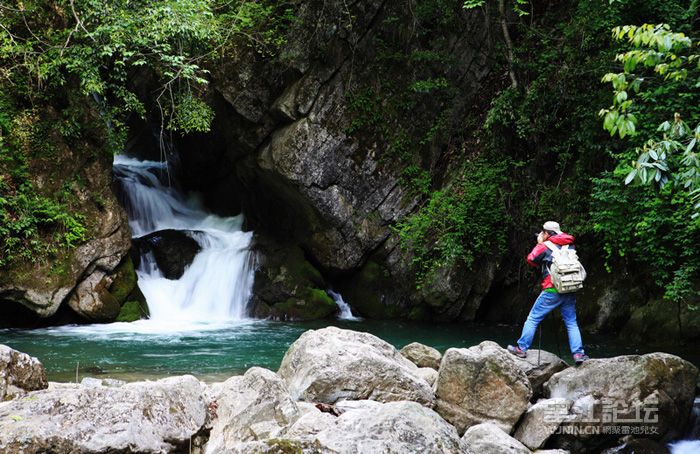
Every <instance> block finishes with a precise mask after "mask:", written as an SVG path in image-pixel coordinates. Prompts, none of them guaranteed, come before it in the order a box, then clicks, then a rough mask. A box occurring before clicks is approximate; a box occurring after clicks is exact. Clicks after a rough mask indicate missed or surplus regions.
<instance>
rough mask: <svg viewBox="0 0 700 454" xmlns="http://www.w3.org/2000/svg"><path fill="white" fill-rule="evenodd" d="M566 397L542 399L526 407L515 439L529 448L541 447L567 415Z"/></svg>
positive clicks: (569, 406)
mask: <svg viewBox="0 0 700 454" xmlns="http://www.w3.org/2000/svg"><path fill="white" fill-rule="evenodd" d="M571 404H572V402H571V401H570V400H568V399H563V398H553V399H543V400H540V401H539V402H537V403H536V404H535V405H533V406H531V407H530V408H528V410H527V412H526V413H525V416H523V419H522V421H520V424H519V425H518V429H517V430H516V431H515V435H514V437H515V439H517V440H518V441H520V442H521V443H522V444H524V445H525V446H527V447H528V448H530V449H538V448H541V447H542V446H543V445H544V443H545V441H547V439H548V438H549V437H550V436H551V435H552V434H553V433H554V432H555V431H556V430H557V429H558V428H559V426H560V425H561V423H562V422H564V421H565V420H566V419H567V417H568V415H569V408H571Z"/></svg>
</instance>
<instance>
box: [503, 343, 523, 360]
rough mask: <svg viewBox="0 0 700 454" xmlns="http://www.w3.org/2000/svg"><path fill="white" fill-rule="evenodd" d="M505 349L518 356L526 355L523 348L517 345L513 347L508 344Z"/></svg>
mask: <svg viewBox="0 0 700 454" xmlns="http://www.w3.org/2000/svg"><path fill="white" fill-rule="evenodd" d="M507 350H508V351H509V352H511V353H512V354H514V355H515V356H517V357H518V358H526V357H527V352H526V351H524V350H521V349H520V347H518V346H517V345H516V346H515V347H514V346H512V345H509V346H508V348H507Z"/></svg>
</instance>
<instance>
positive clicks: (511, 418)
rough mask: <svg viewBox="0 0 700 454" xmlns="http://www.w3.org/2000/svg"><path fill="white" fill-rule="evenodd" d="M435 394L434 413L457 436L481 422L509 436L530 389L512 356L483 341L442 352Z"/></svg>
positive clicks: (523, 410) (524, 408)
mask: <svg viewBox="0 0 700 454" xmlns="http://www.w3.org/2000/svg"><path fill="white" fill-rule="evenodd" d="M435 395H436V398H437V401H436V406H435V409H436V411H437V412H438V413H440V415H441V416H442V417H443V418H445V419H446V420H447V421H448V422H450V423H451V424H452V425H454V426H455V427H456V428H457V431H458V432H459V433H464V431H466V430H467V429H468V428H469V427H471V426H473V425H476V424H479V423H481V422H485V421H493V422H495V423H496V425H497V426H498V427H500V428H501V429H502V430H504V431H505V432H507V433H510V432H511V430H512V429H513V426H514V425H515V423H516V422H517V421H518V419H519V418H520V416H521V415H522V414H523V413H524V412H525V410H527V404H528V401H529V400H530V397H531V396H532V387H531V386H530V382H529V380H528V379H527V376H526V375H525V373H524V372H523V371H522V370H521V369H520V367H518V365H517V363H516V362H515V360H514V359H513V355H511V354H510V353H508V352H507V351H505V350H504V349H503V348H501V347H500V346H499V345H498V344H496V343H494V342H491V341H485V342H482V343H481V344H479V345H477V346H475V347H471V348H450V349H449V350H447V351H446V352H445V355H444V356H443V358H442V363H440V370H439V375H438V379H437V382H436V384H435Z"/></svg>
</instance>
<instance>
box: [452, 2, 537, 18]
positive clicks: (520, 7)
mask: <svg viewBox="0 0 700 454" xmlns="http://www.w3.org/2000/svg"><path fill="white" fill-rule="evenodd" d="M484 3H486V0H465V2H464V9H474V8H480V7H482V6H484ZM529 4H530V2H529V0H513V12H515V14H517V15H518V16H527V15H528V14H530V13H528V12H527V11H525V9H524V8H525V7H526V6H527V5H529Z"/></svg>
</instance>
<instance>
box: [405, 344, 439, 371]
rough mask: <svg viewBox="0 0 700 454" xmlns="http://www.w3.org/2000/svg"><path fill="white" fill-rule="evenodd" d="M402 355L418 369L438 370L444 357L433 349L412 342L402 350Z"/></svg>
mask: <svg viewBox="0 0 700 454" xmlns="http://www.w3.org/2000/svg"><path fill="white" fill-rule="evenodd" d="M399 353H401V354H402V355H403V356H404V357H405V358H406V359H407V360H409V361H411V362H412V363H413V364H415V365H416V366H418V367H431V368H433V369H435V370H438V368H439V367H440V360H441V359H442V355H441V354H440V352H439V351H437V350H436V349H434V348H433V347H428V346H427V345H423V344H421V343H418V342H411V343H410V344H408V345H406V346H405V347H404V348H402V349H401V350H400V351H399Z"/></svg>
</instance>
